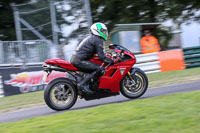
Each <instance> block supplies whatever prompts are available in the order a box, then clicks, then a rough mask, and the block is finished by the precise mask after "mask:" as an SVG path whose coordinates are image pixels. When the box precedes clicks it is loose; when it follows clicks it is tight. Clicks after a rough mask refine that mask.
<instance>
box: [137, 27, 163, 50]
mask: <svg viewBox="0 0 200 133" xmlns="http://www.w3.org/2000/svg"><path fill="white" fill-rule="evenodd" d="M140 44H141V52H142V53H143V54H147V53H153V52H159V51H160V50H161V48H160V44H159V42H158V39H157V38H155V37H154V36H152V35H151V32H150V30H145V31H144V37H142V38H141V39H140Z"/></svg>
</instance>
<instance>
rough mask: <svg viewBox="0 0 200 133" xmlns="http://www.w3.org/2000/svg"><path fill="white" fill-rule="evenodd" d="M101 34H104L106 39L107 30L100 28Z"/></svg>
mask: <svg viewBox="0 0 200 133" xmlns="http://www.w3.org/2000/svg"><path fill="white" fill-rule="evenodd" d="M101 32H102V33H103V34H105V35H106V37H108V30H107V29H103V28H101Z"/></svg>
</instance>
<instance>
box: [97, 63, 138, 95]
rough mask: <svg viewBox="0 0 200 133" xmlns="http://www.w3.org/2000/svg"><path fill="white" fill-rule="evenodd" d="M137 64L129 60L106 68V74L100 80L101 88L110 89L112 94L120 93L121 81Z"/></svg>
mask: <svg viewBox="0 0 200 133" xmlns="http://www.w3.org/2000/svg"><path fill="white" fill-rule="evenodd" d="M135 62H136V61H135V60H128V61H125V62H120V63H118V64H115V65H113V66H110V67H108V68H106V73H105V74H104V75H103V76H102V77H101V78H100V79H99V83H100V84H99V88H103V89H109V90H111V91H112V92H119V91H120V81H121V80H122V79H123V77H124V76H125V75H126V74H127V73H128V71H129V70H130V69H131V68H132V66H133V65H134V64H135Z"/></svg>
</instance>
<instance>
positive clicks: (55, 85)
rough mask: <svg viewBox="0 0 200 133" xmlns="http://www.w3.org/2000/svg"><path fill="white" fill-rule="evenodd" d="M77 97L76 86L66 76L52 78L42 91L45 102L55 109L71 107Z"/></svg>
mask: <svg viewBox="0 0 200 133" xmlns="http://www.w3.org/2000/svg"><path fill="white" fill-rule="evenodd" d="M77 97H78V94H77V89H76V87H75V86H74V85H73V83H72V82H71V81H70V80H69V79H66V78H56V79H54V80H52V81H51V82H50V83H49V84H48V85H47V87H46V88H45V91H44V100H45V102H46V104H47V105H48V106H49V107H50V108H51V109H54V110H57V111H61V110H66V109H69V108H71V107H72V106H73V105H74V104H75V102H76V100H77Z"/></svg>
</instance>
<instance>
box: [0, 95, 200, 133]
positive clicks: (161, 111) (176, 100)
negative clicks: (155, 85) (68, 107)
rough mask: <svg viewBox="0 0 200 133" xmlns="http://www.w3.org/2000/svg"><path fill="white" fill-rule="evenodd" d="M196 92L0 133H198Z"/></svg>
mask: <svg viewBox="0 0 200 133" xmlns="http://www.w3.org/2000/svg"><path fill="white" fill-rule="evenodd" d="M199 101H200V91H196V92H189V93H179V94H173V95H168V96H160V97H154V98H148V99H142V100H135V101H130V102H126V103H121V104H110V105H103V106H99V107H95V108H90V109H84V110H76V111H71V112H65V113H62V114H57V115H52V116H45V117H39V118H32V119H28V120H23V121H19V122H14V123H5V124H0V129H1V132H3V133H61V132H69V133H70V132H71V133H100V132H102V133H198V132H200V128H199V127H200V113H199V112H200V102H199Z"/></svg>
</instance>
